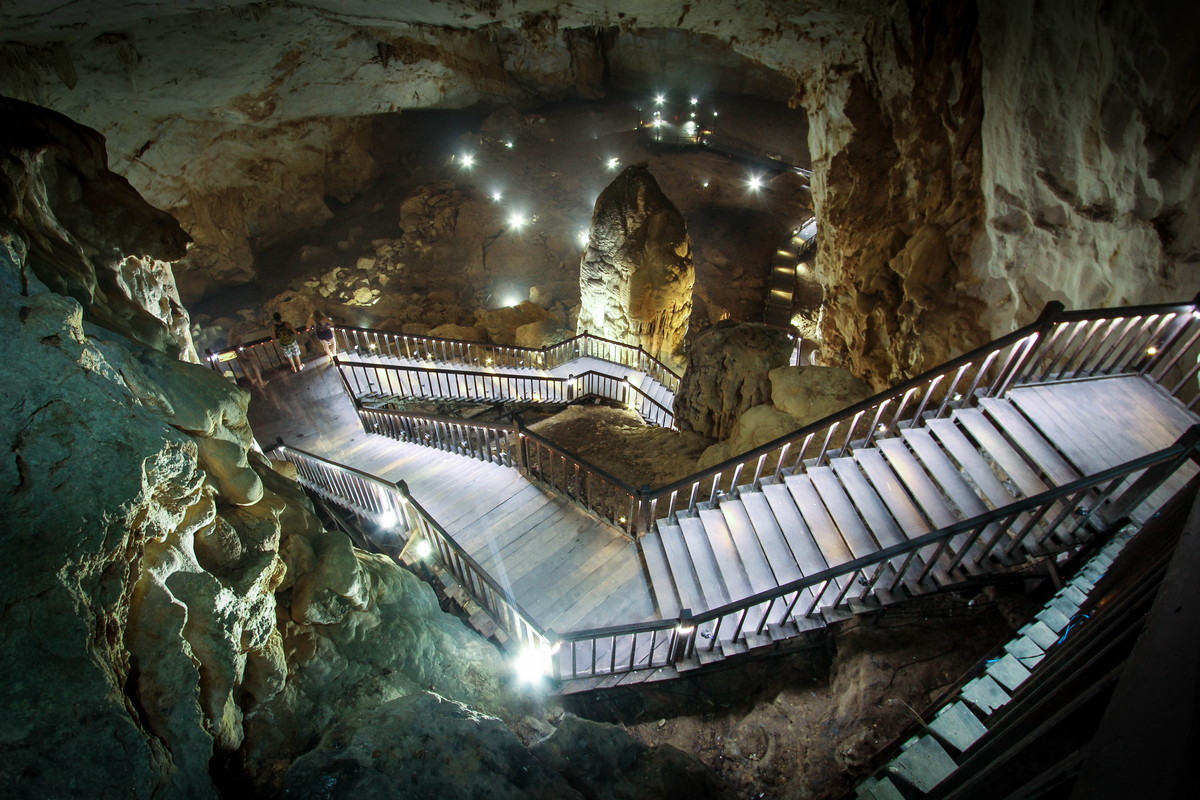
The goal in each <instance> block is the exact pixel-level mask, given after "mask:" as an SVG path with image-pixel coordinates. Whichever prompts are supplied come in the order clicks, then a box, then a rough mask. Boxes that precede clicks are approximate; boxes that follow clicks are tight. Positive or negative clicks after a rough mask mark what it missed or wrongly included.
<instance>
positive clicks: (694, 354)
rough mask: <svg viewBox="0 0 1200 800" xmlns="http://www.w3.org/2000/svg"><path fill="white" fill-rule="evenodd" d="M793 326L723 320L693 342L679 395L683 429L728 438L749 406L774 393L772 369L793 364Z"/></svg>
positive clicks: (677, 407)
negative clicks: (790, 329) (787, 328)
mask: <svg viewBox="0 0 1200 800" xmlns="http://www.w3.org/2000/svg"><path fill="white" fill-rule="evenodd" d="M791 351H792V342H791V339H789V338H788V334H787V331H784V330H782V329H780V328H772V327H769V326H767V325H758V324H754V323H739V322H720V323H717V324H716V325H713V326H712V327H711V328H708V329H706V330H704V331H703V332H701V333H700V334H699V335H698V336H696V338H695V339H693V340H692V341H691V343H690V344H689V345H688V353H687V361H688V368H687V371H686V372H684V374H683V380H682V381H681V382H680V386H679V392H678V393H677V394H676V395H675V421H676V424H677V425H678V427H679V429H680V430H683V431H694V432H696V433H699V434H701V435H703V436H707V437H709V438H711V439H725V438H728V437H729V435H730V434H731V433H732V432H733V426H734V423H735V422H736V421H737V418H738V417H739V416H741V415H742V413H744V412H745V411H747V410H749V409H750V408H752V407H754V406H758V405H763V404H764V403H767V402H768V401H769V400H770V398H771V382H770V380H769V378H768V374H769V373H770V372H771V370H773V369H775V368H776V367H782V366H784V365H786V364H787V361H788V356H789V355H790V354H791Z"/></svg>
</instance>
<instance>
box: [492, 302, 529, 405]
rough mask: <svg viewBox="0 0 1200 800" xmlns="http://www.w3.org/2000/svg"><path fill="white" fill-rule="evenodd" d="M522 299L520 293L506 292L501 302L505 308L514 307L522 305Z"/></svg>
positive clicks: (497, 379) (498, 380) (497, 380)
mask: <svg viewBox="0 0 1200 800" xmlns="http://www.w3.org/2000/svg"><path fill="white" fill-rule="evenodd" d="M522 299H523V298H522V297H521V295H519V294H506V295H504V296H503V297H501V298H500V304H501V305H503V306H504V307H505V308H512V307H513V306H517V305H520V304H521V300H522ZM496 382H497V383H499V382H500V379H499V378H496Z"/></svg>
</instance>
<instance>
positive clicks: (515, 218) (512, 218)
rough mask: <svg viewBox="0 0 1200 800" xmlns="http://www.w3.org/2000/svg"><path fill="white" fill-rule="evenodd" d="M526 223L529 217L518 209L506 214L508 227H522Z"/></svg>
mask: <svg viewBox="0 0 1200 800" xmlns="http://www.w3.org/2000/svg"><path fill="white" fill-rule="evenodd" d="M528 224H529V218H528V217H526V216H525V215H524V214H522V213H521V212H520V211H514V212H513V213H511V214H509V215H508V227H510V228H524V227H525V226H526V225H528Z"/></svg>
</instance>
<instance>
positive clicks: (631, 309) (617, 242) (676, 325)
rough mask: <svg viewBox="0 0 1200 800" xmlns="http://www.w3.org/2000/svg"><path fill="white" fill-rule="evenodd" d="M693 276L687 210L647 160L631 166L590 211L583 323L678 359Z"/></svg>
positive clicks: (583, 276)
mask: <svg viewBox="0 0 1200 800" xmlns="http://www.w3.org/2000/svg"><path fill="white" fill-rule="evenodd" d="M694 282H695V272H694V271H693V269H692V250H691V245H690V243H689V242H688V235H687V226H686V224H685V223H684V220H683V215H682V214H680V213H679V211H678V209H676V208H675V205H674V204H673V203H672V202H671V201H670V200H668V199H667V196H666V195H665V194H663V192H662V189H660V188H659V187H658V183H657V182H656V181H655V180H654V176H652V175H651V174H650V170H649V169H647V167H646V165H645V164H635V165H633V166H631V167H629V168H628V169H626V170H625V171H624V172H622V173H621V174H620V175H618V176H617V178H616V180H614V181H613V182H612V183H611V184H609V185H608V187H607V188H606V189H605V190H604V191H603V192H601V193H600V197H599V198H597V199H596V208H595V210H594V211H593V212H592V228H591V232H590V234H589V240H588V247H587V250H586V251H585V252H584V254H583V260H582V262H581V263H580V265H579V295H580V302H581V304H582V309H581V310H580V312H579V326H578V327H579V330H580V331H581V332H582V331H585V330H586V331H590V332H592V333H595V334H599V335H600V336H606V337H608V338H610V339H616V340H618V341H622V342H628V343H629V344H636V345H641V346H642V347H644V348H645V349H646V350H647V351H648V352H649V353H650V354H651V355H653V356H655V357H656V358H659V359H661V360H663V361H664V362H666V363H667V364H670V365H672V366H678V365H680V364H681V363H682V360H683V338H684V335H685V334H686V333H687V327H688V318H689V317H690V316H691V314H692V284H693V283H694Z"/></svg>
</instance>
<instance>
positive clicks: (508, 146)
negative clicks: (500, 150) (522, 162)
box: [504, 139, 513, 150]
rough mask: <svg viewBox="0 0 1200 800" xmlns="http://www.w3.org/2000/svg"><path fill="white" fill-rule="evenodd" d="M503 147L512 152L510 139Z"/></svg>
mask: <svg viewBox="0 0 1200 800" xmlns="http://www.w3.org/2000/svg"><path fill="white" fill-rule="evenodd" d="M504 146H505V147H507V148H508V149H509V150H512V149H513V142H512V139H509V140H508V141H507V142H505V143H504Z"/></svg>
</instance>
